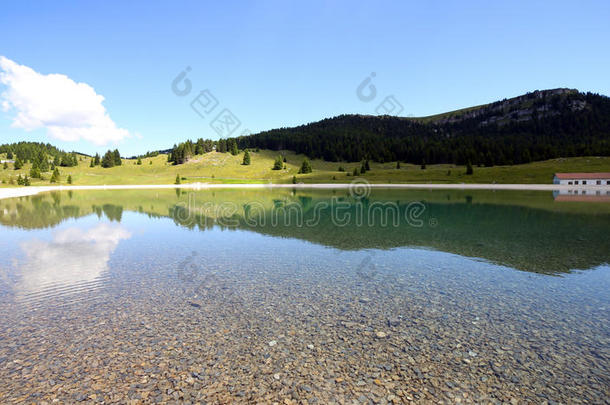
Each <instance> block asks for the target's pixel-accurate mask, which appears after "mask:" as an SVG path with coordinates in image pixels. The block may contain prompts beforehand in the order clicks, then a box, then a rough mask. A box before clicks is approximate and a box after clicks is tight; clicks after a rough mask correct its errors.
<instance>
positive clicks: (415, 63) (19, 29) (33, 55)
mask: <svg viewBox="0 0 610 405" xmlns="http://www.w3.org/2000/svg"><path fill="white" fill-rule="evenodd" d="M608 21H610V2H607V1H581V2H574V1H570V2H568V1H554V2H548V1H544V2H543V1H510V2H509V1H506V2H489V1H471V2H468V1H446V2H440V1H426V2H407V1H396V2H385V1H378V2H356V1H315V0H314V1H307V2H294V1H244V2H233V1H226V2H203V1H193V2H137V1H131V2H119V1H116V2H113V1H105V2H67V1H54V2H47V1H40V2H36V1H27V2H10V3H8V2H3V3H2V5H1V6H0V55H2V56H4V57H5V58H6V59H8V60H10V61H12V62H14V63H15V64H18V65H19V66H25V67H29V68H31V69H32V70H33V71H35V72H37V73H39V74H40V75H41V76H40V77H41V78H42V77H44V76H45V75H48V74H51V73H59V74H62V75H65V76H66V77H67V78H66V80H65V81H66V83H67V82H72V81H73V82H77V83H80V82H82V83H86V84H87V85H88V86H90V88H91V89H85V90H83V91H84V93H83V94H81V96H83V97H85V98H87V97H88V98H87V99H88V100H91V97H90V96H92V95H95V94H97V95H101V96H103V97H104V101H103V104H102V105H103V107H104V108H105V112H104V111H102V112H101V113H100V111H98V110H97V106H95V105H93V104H95V102H93V103H92V106H91V108H87V109H86V112H85V113H83V112H82V111H74V112H71V111H70V108H75V109H76V110H78V109H79V108H81V104H82V102H81V101H80V99H79V98H78V97H80V96H74V98H70V97H72V94H73V93H72V92H71V91H68V90H66V91H63V90H59V91H58V92H59V93H61V94H53V96H52V97H53V100H56V101H58V103H59V104H60V105H61V108H59V107H57V108H55V107H56V106H51V107H49V108H47V109H43V110H42V111H41V110H40V109H39V110H32V109H29V110H27V111H29V114H30V115H31V116H28V117H29V118H28V117H26V118H27V119H22V120H21V124H20V125H17V126H16V125H15V119H16V118H15V117H16V114H17V112H18V111H16V107H15V106H16V105H17V104H19V102H20V103H22V104H23V103H26V102H30V103H34V104H36V103H40V102H38V101H37V100H39V98H38V95H37V94H32V92H34V93H35V92H36V91H39V90H37V87H36V86H33V87H32V88H29V89H26V90H23V89H22V90H19V89H18V87H15V88H16V89H17V90H18V91H22V92H23V91H25V92H27V94H25V95H23V94H21V93H19V94H14V93H11V94H12V96H14V97H16V100H21V101H19V102H18V101H14V100H13V101H12V103H13V104H12V105H11V106H9V107H10V108H7V109H6V108H5V110H0V142H2V143H4V142H13V141H19V140H35V141H44V142H51V143H53V144H56V145H58V146H59V147H61V148H63V149H67V150H78V151H82V152H86V153H93V152H96V151H99V152H102V151H104V150H105V149H108V148H109V147H113V148H114V147H118V148H119V149H120V151H121V153H122V154H123V155H124V156H129V155H133V154H138V153H143V152H145V151H147V150H154V149H159V148H167V147H171V146H172V145H173V144H174V143H176V142H179V141H181V140H184V139H186V138H198V137H203V138H212V139H217V138H218V137H219V135H218V134H217V132H215V131H214V129H213V128H212V127H211V126H210V123H211V122H212V121H213V119H214V118H215V116H216V115H217V114H218V113H220V112H221V111H222V110H224V109H225V108H226V109H229V110H230V111H231V112H232V113H233V115H234V117H236V118H237V119H238V120H239V121H240V122H241V124H240V126H239V127H238V128H237V129H235V132H233V133H232V135H238V134H240V133H242V132H243V131H244V130H246V129H248V130H250V131H251V132H257V131H260V130H265V129H270V128H276V127H282V126H293V125H299V124H302V123H307V122H311V121H316V120H319V119H322V118H325V117H330V116H335V115H338V114H343V113H361V114H375V112H376V109H377V106H378V105H379V103H380V102H382V101H383V100H384V99H385V98H386V97H388V96H390V95H393V96H394V97H395V100H397V101H398V102H399V103H400V104H401V105H402V107H403V109H402V111H400V115H405V116H406V115H414V116H422V115H430V114H434V113H439V112H444V111H448V110H453V109H458V108H462V107H467V106H471V105H477V104H482V103H487V102H491V101H495V100H498V99H502V98H505V97H511V96H515V95H519V94H522V93H525V92H527V91H533V90H536V89H545V88H555V87H570V88H578V89H579V90H582V91H592V92H597V93H601V94H605V95H610V78H609V76H608V67H609V66H610V24H608ZM187 66H189V67H190V68H191V71H190V72H189V73H188V75H187V76H186V77H187V78H188V79H189V80H190V81H191V84H192V91H191V92H190V93H189V94H188V95H186V96H182V97H180V96H177V95H175V94H174V93H173V92H172V88H171V84H172V81H173V80H174V78H175V77H176V76H177V75H178V74H179V73H180V72H181V71H182V70H183V69H185V68H186V67H187ZM16 71H17V70H16ZM372 72H374V73H375V77H374V78H373V79H372V81H371V84H372V85H374V86H375V88H376V91H377V95H376V97H375V98H374V99H373V100H372V101H369V102H365V101H362V100H361V99H359V98H358V97H357V94H356V89H357V87H358V86H359V85H360V84H361V83H362V81H363V80H364V79H366V78H367V77H368V76H369V75H370V74H371V73H372ZM41 80H42V79H41ZM11 83H12V84H11V85H14V86H17V84H15V83H18V81H17V79H15V80H14V81H12V82H11ZM66 83H64V84H66ZM72 84H74V83H72ZM66 85H68V84H66ZM8 87H10V86H9V85H7V84H6V83H5V85H2V84H0V92H2V91H5V94H6V90H7V88H8ZM43 87H44V86H43ZM68 87H69V86H68ZM73 87H74V86H73ZM50 88H55V87H52V86H51V87H50ZM58 88H61V87H58ZM74 88H76V87H74ZM204 89H208V90H209V91H210V93H209V94H212V95H213V96H214V97H215V98H216V100H217V101H218V105H217V107H216V108H215V109H214V110H213V111H211V112H210V113H209V115H204V116H203V117H202V116H200V115H198V114H197V113H195V112H194V111H193V109H192V108H191V106H190V103H191V101H193V99H195V97H196V96H197V95H198V94H199V92H200V91H201V90H204ZM17 90H16V91H17ZM81 90H82V89H81ZM18 91H17V92H18ZM40 91H42V90H40ZM47 91H48V89H47ZM75 91H76V90H75ZM89 93H91V94H89ZM74 94H80V93H78V91H76V93H74ZM9 96H10V95H9ZM23 100H25V101H23ZM43 100H46V101H45V102H48V100H49V95H48V94H47V96H46V98H43ZM5 101H6V100H5ZM19 106H21V107H19V108H25V107H23V106H22V105H21V104H19ZM35 107H36V106H35ZM35 107H32V108H35ZM38 107H40V106H38ZM17 109H18V108H17ZM49 109H50V110H52V111H51V113H49ZM81 109H82V108H81ZM32 111H34V112H32ZM58 111H59V112H58ZM395 111H397V110H395ZM49 114H51V116H49ZM53 114H59V115H60V116H61V117H60V118H57V117H55V116H53ZM83 114H84V115H85V116H86V118H84V119H82V120H84V121H85V122H86V125H89V124H88V123H90V122H95V123H96V124H95V125H98V124H97V123H99V122H100V121H103V119H101V118H100V117H102V116H103V115H107V116H108V117H109V119H110V120H111V123H112V125H116V131H115V135H116V136H115V137H114V138H112V137H110V138H109V139H110V141H111V142H110V143H108V144H107V145H102V144H101V141H102V140H103V137H104V135H103V133H104V129H105V128H111V126H110V127H109V126H108V125H110V124H108V122H105V123H104V124H100V125H102V126H101V127H100V128H101V129H100V128H98V129H97V130H92V131H91V132H90V134H91V135H90V136H88V137H87V136H83V137H80V136H79V134H78V128H80V127H78V126H77V130H66V128H67V127H70V128H71V126H72V124H71V121H70V120H71V119H73V118H74V117H81V116H83ZM88 114H89V115H88ZM26 115H27V114H26ZM32 117H33V118H32ZM40 117H43V118H44V119H40ZM22 118H23V117H22ZM81 118H82V117H81ZM28 119H29V121H28ZM32 120H33V121H32ZM58 120H59V121H61V124H60V125H63V126H64V127H62V128H63V129H61V128H60V129H59V130H58V129H57V128H55V129H53V128H50V126H51V125H54V123H56V122H57V121H58ZM82 120H81V121H82ZM26 121H27V122H28V123H26V124H24V122H26ZM34 121H35V122H34ZM81 123H82V122H81ZM74 125H76V124H74ZM83 125H85V124H83ZM233 127H234V126H233ZM109 131H110V132H112V131H114V129H110V130H109ZM122 131H124V132H122ZM224 133H227V132H224ZM72 138H73V139H72ZM62 139H63V140H62ZM113 140H114V141H116V142H112V141H113Z"/></svg>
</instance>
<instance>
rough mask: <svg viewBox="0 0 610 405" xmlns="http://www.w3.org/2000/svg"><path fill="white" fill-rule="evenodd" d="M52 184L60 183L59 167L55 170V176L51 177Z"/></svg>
mask: <svg viewBox="0 0 610 405" xmlns="http://www.w3.org/2000/svg"><path fill="white" fill-rule="evenodd" d="M50 182H51V183H59V170H58V169H57V167H56V168H55V170H53V174H52V175H51V180H50Z"/></svg>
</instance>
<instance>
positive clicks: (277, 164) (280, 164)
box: [273, 155, 284, 170]
mask: <svg viewBox="0 0 610 405" xmlns="http://www.w3.org/2000/svg"><path fill="white" fill-rule="evenodd" d="M282 167H284V162H282V156H279V155H278V157H277V158H275V162H274V163H273V170H282Z"/></svg>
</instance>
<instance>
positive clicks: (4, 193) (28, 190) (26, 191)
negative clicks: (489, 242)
mask: <svg viewBox="0 0 610 405" xmlns="http://www.w3.org/2000/svg"><path fill="white" fill-rule="evenodd" d="M350 187H370V188H382V189H441V190H449V189H454V190H455V189H457V190H460V189H461V190H538V191H554V190H569V189H573V188H574V186H567V185H558V184H416V183H411V184H366V183H340V184H335V183H317V184H264V183H260V184H207V183H190V184H179V185H176V184H149V185H146V184H139V185H135V184H134V185H103V186H39V187H15V188H1V189H0V199H4V198H14V197H25V196H30V195H36V194H39V193H44V192H48V191H68V190H137V189H141V190H145V189H151V190H152V189H174V188H181V189H189V190H209V189H221V188H239V189H265V188H267V189H269V188H298V189H346V188H350ZM578 189H579V190H580V189H592V190H597V189H604V190H606V189H607V186H585V187H579V188H578Z"/></svg>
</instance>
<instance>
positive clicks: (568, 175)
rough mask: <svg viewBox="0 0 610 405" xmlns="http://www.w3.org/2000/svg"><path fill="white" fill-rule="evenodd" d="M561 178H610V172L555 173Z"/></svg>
mask: <svg viewBox="0 0 610 405" xmlns="http://www.w3.org/2000/svg"><path fill="white" fill-rule="evenodd" d="M555 177H557V178H558V179H560V180H580V179H584V180H588V179H610V173H555Z"/></svg>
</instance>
